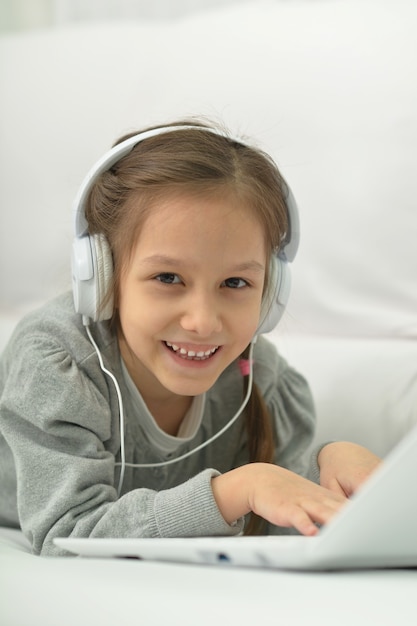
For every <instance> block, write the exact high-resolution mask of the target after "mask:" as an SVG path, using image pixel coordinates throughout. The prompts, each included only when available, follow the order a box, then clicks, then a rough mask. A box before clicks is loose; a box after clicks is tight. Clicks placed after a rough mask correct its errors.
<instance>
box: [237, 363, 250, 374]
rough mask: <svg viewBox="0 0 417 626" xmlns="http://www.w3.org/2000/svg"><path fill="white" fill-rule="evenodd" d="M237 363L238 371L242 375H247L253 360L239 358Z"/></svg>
mask: <svg viewBox="0 0 417 626" xmlns="http://www.w3.org/2000/svg"><path fill="white" fill-rule="evenodd" d="M237 363H238V365H239V369H240V373H241V374H242V376H249V374H250V368H251V365H253V361H250V360H249V359H239V360H238V362H237Z"/></svg>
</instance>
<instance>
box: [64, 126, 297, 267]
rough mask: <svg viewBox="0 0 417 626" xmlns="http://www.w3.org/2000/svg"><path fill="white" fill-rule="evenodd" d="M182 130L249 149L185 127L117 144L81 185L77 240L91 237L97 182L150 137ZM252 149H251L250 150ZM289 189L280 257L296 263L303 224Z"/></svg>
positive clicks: (76, 205)
mask: <svg viewBox="0 0 417 626" xmlns="http://www.w3.org/2000/svg"><path fill="white" fill-rule="evenodd" d="M181 130H201V131H203V132H209V133H212V134H213V135H218V136H220V137H224V138H225V139H229V140H230V141H234V142H236V143H239V144H241V145H243V146H248V144H246V143H245V142H244V141H242V139H240V138H238V137H234V136H232V135H229V134H228V133H226V132H223V131H222V130H218V129H216V128H211V127H207V126H194V125H192V124H190V125H182V126H160V127H158V128H152V129H151V130H146V131H144V132H141V133H137V134H136V135H133V136H132V137H129V138H128V139H125V140H124V141H122V142H121V143H119V144H117V145H116V146H114V147H113V148H111V149H110V150H108V151H107V152H106V153H105V154H104V155H103V156H102V157H101V158H100V159H99V160H98V161H97V162H96V163H95V165H94V166H93V167H92V168H91V170H90V171H89V172H88V174H87V176H86V177H85V178H84V181H83V182H82V184H81V187H80V189H79V191H78V194H77V196H76V198H75V201H74V212H75V236H76V237H83V236H84V235H87V233H88V222H87V220H86V217H85V205H86V202H87V199H88V196H89V194H90V191H91V189H92V188H93V185H94V183H95V181H96V179H97V178H98V177H99V176H100V175H101V174H103V173H104V172H106V171H107V170H109V169H110V168H111V167H113V165H114V164H115V163H117V162H118V161H120V159H122V158H123V157H125V156H126V155H128V154H129V153H130V152H131V151H132V150H133V148H134V147H135V146H136V145H137V144H138V143H141V142H142V141H145V140H146V139H150V138H151V137H157V136H159V135H163V134H165V133H172V132H178V131H181ZM248 147H250V146H248ZM286 186H287V190H288V192H287V197H286V198H285V203H286V206H287V213H288V232H287V235H286V238H285V240H284V242H283V245H282V246H281V249H280V250H279V257H280V258H282V259H283V260H285V261H290V262H291V261H293V260H294V258H295V255H296V254H297V250H298V246H299V242H300V224H299V218H298V209H297V205H296V202H295V199H294V196H293V194H292V191H291V189H290V188H289V186H288V185H286Z"/></svg>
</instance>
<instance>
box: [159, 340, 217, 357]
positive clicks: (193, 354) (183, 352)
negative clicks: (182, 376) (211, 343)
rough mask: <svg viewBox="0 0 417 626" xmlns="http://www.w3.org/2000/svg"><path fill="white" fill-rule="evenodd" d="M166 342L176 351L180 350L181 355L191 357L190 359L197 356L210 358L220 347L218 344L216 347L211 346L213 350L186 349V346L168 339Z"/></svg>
mask: <svg viewBox="0 0 417 626" xmlns="http://www.w3.org/2000/svg"><path fill="white" fill-rule="evenodd" d="M166 344H167V346H169V347H170V348H171V349H172V350H173V351H174V352H178V354H180V355H181V356H184V357H186V358H189V359H193V358H197V359H204V358H208V357H209V356H211V355H212V354H214V353H215V352H216V350H217V349H218V346H215V347H214V348H211V350H206V351H204V350H200V351H199V352H195V350H186V349H185V348H180V347H179V346H177V345H176V344H175V343H170V342H169V341H167V342H166Z"/></svg>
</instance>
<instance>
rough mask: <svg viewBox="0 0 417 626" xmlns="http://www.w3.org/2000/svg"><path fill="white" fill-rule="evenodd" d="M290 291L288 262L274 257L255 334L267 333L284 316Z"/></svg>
mask: <svg viewBox="0 0 417 626" xmlns="http://www.w3.org/2000/svg"><path fill="white" fill-rule="evenodd" d="M290 290H291V274H290V268H289V266H288V262H287V261H286V260H285V259H282V258H280V257H279V256H274V257H273V258H272V259H271V263H270V274H269V287H268V290H267V292H266V294H265V296H264V298H263V300H262V309H261V317H260V320H261V321H260V324H259V326H258V328H257V331H256V334H257V335H259V334H262V333H269V332H271V330H273V329H274V328H275V326H277V324H278V322H279V321H280V319H281V317H282V316H283V314H284V311H285V308H286V306H287V303H288V299H289V296H290Z"/></svg>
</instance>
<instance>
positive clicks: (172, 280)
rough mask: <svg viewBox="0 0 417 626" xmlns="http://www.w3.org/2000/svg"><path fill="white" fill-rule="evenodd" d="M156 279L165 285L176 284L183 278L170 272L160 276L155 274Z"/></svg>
mask: <svg viewBox="0 0 417 626" xmlns="http://www.w3.org/2000/svg"><path fill="white" fill-rule="evenodd" d="M155 279H156V280H159V282H160V283H164V284H165V285H174V284H178V283H180V282H181V279H180V278H179V277H178V276H177V275H176V274H170V273H169V272H164V273H163V274H158V276H155Z"/></svg>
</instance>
